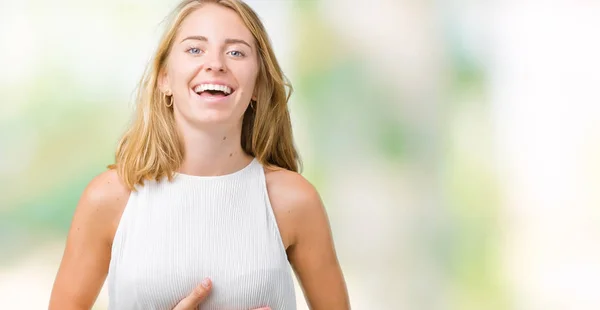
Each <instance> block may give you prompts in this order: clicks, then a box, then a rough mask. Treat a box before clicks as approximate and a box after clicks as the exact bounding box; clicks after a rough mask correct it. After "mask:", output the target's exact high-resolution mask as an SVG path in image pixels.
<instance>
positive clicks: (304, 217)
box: [265, 167, 326, 248]
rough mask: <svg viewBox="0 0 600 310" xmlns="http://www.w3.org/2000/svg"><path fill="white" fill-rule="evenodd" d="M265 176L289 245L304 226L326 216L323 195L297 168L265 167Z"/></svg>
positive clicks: (293, 242) (281, 227) (284, 237)
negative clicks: (295, 170)
mask: <svg viewBox="0 0 600 310" xmlns="http://www.w3.org/2000/svg"><path fill="white" fill-rule="evenodd" d="M265 178H266V182H267V191H268V192H269V199H270V201H271V206H272V208H273V211H274V213H275V216H276V218H277V221H278V223H279V227H280V232H281V235H282V237H283V239H284V243H285V245H286V248H287V247H289V246H293V245H294V244H295V243H296V241H297V237H298V231H299V227H300V226H302V225H304V227H306V226H310V223H316V222H318V221H312V220H313V219H314V218H320V217H323V216H326V215H325V209H324V207H323V203H322V201H321V197H320V195H319V193H318V191H317V189H316V188H315V187H314V186H313V185H312V184H311V183H310V182H309V181H308V180H307V179H306V178H304V177H303V176H302V175H301V174H299V173H297V172H294V171H290V170H286V169H282V168H270V167H269V168H265ZM300 224H301V225H300Z"/></svg>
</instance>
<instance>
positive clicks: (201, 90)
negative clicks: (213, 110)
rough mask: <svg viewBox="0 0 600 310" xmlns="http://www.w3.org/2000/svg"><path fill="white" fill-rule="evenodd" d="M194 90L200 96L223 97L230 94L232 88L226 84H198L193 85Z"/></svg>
mask: <svg viewBox="0 0 600 310" xmlns="http://www.w3.org/2000/svg"><path fill="white" fill-rule="evenodd" d="M194 92H195V93H196V94H198V95H199V96H200V97H212V98H224V97H227V96H229V95H231V94H232V93H233V92H234V90H233V89H231V87H229V86H226V85H217V84H200V85H198V86H196V87H194Z"/></svg>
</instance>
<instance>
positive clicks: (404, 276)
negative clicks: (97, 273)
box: [0, 0, 600, 310]
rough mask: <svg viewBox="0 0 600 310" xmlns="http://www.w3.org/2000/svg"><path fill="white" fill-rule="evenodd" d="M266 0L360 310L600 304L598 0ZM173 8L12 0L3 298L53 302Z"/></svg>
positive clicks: (22, 303) (298, 131)
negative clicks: (75, 223) (67, 246)
mask: <svg viewBox="0 0 600 310" xmlns="http://www.w3.org/2000/svg"><path fill="white" fill-rule="evenodd" d="M247 2H248V3H249V4H250V5H251V6H252V7H254V8H255V10H256V11H257V12H258V13H259V15H261V17H262V19H263V21H264V23H265V24H266V27H267V29H268V31H269V33H270V35H271V38H272V41H273V44H274V47H275V51H276V53H277V55H278V57H279V59H280V61H281V62H282V65H283V68H284V70H285V72H286V73H287V75H288V76H289V77H290V79H291V80H292V82H293V85H294V86H295V89H296V91H295V93H294V95H293V96H292V100H291V102H290V109H291V111H292V115H293V122H294V129H295V135H296V139H297V144H298V147H299V150H300V152H301V154H302V157H303V161H304V166H305V170H304V175H305V176H306V177H307V178H308V179H309V180H310V181H311V182H313V183H314V184H315V185H316V187H317V188H318V189H319V191H320V192H321V194H322V196H323V200H324V201H325V203H326V207H327V211H328V213H329V216H330V220H331V223H332V229H333V232H334V238H335V242H336V245H337V250H338V254H339V258H340V261H341V264H342V267H343V270H344V273H345V276H346V280H347V283H348V288H349V292H350V297H351V301H352V305H353V308H354V309H460V310H479V309H491V310H495V309H518V310H520V309H526V310H530V309H531V310H536V309H544V310H552V309H600V209H599V208H598V207H600V190H599V188H598V187H599V185H600V92H598V89H600V88H599V87H600V57H599V55H600V35H599V34H598V33H599V31H600V18H599V17H600V3H599V2H598V1H566V0H562V1H561V0H559V1H534V0H522V1H501V0H489V1H470V0H453V1H444V0H437V1H424V0H371V1H360V0H248V1H247ZM175 4H176V1H173V0H163V1H158V0H144V1H141V0H118V1H117V0H104V1H88V0H77V1H75V0H55V1H40V0H0V191H1V193H0V309H45V308H47V303H48V299H49V295H50V290H51V287H52V283H53V280H54V276H55V274H56V271H57V268H58V264H59V262H60V259H61V255H62V251H63V247H64V241H65V237H66V233H67V230H68V227H69V224H70V220H71V216H72V212H73V209H74V207H75V205H76V203H77V200H78V199H79V196H80V194H81V192H82V190H83V188H84V187H85V186H86V184H87V182H89V181H90V179H91V178H92V177H93V176H94V175H96V174H98V173H100V172H101V171H103V170H104V169H105V166H106V165H107V164H110V163H111V162H112V158H113V154H114V149H115V146H116V142H117V139H118V138H119V136H120V134H121V133H122V132H123V131H124V129H125V126H126V124H127V122H128V120H129V117H130V115H131V112H132V100H133V94H134V90H135V87H136V83H137V81H138V79H139V77H140V75H141V73H142V71H143V68H144V66H145V64H146V62H147V61H148V59H149V57H150V56H151V55H152V52H153V51H154V48H155V44H156V42H157V40H158V36H159V34H160V30H161V24H160V23H161V21H162V19H163V18H164V17H165V16H166V15H167V13H168V12H169V10H170V9H171V8H173V7H174V6H175ZM299 292H300V291H299ZM298 296H299V301H298V304H299V305H300V309H306V306H305V303H304V301H303V300H302V298H301V296H302V295H301V294H299V295H298ZM106 305H107V303H106V291H103V292H102V293H101V295H100V297H99V299H98V302H97V306H96V307H95V308H94V309H106Z"/></svg>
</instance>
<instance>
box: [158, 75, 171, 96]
mask: <svg viewBox="0 0 600 310" xmlns="http://www.w3.org/2000/svg"><path fill="white" fill-rule="evenodd" d="M157 84H158V89H159V90H160V91H161V92H162V93H163V94H165V95H167V96H169V95H171V88H170V87H169V77H168V76H167V72H166V70H161V71H160V73H159V74H158V81H157Z"/></svg>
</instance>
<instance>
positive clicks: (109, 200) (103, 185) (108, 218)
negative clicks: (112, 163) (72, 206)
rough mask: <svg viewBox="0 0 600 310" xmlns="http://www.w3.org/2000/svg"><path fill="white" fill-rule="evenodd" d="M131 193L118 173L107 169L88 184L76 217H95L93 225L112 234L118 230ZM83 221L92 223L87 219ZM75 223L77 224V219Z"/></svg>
mask: <svg viewBox="0 0 600 310" xmlns="http://www.w3.org/2000/svg"><path fill="white" fill-rule="evenodd" d="M129 195H130V190H129V189H128V188H127V186H125V184H124V183H123V182H122V181H121V179H120V177H119V175H118V173H117V172H116V171H115V170H113V169H111V170H107V171H105V172H102V173H100V174H99V175H97V176H96V177H94V178H93V179H92V180H91V181H90V183H89V184H88V185H87V187H86V188H85V190H84V191H83V194H82V195H81V199H80V201H79V204H78V205H77V209H76V210H75V216H74V217H75V218H88V219H93V222H94V223H96V225H92V227H96V228H99V229H108V231H107V233H109V234H110V232H114V230H116V226H117V224H118V221H119V220H120V216H121V214H122V212H123V209H124V208H125V205H126V204H127V200H128V199H129ZM81 222H84V223H86V224H88V225H89V224H90V223H88V221H85V220H84V221H81ZM73 224H74V225H76V224H77V221H74V223H73ZM111 237H112V236H111ZM110 241H112V238H111V240H110Z"/></svg>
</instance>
